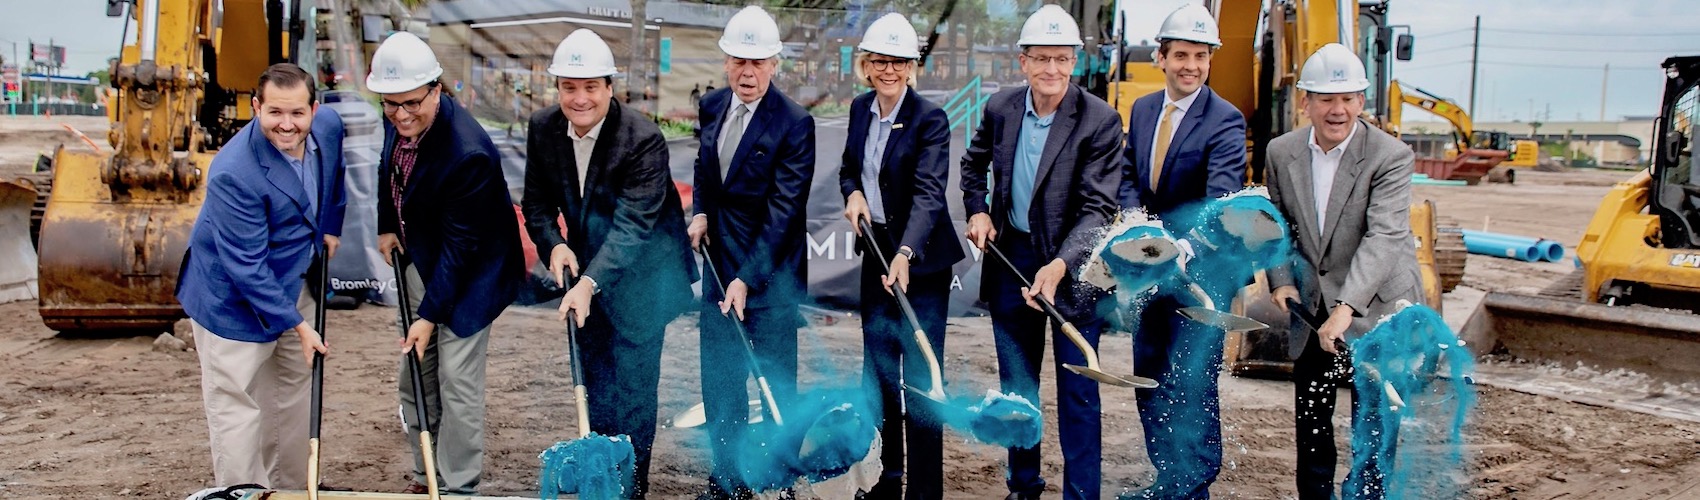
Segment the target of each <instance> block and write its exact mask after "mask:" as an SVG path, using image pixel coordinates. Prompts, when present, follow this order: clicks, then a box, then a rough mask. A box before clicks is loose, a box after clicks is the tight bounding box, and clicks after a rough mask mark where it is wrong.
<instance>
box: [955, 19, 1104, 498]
mask: <svg viewBox="0 0 1700 500" xmlns="http://www.w3.org/2000/svg"><path fill="white" fill-rule="evenodd" d="M1017 43H1018V44H1019V45H1021V46H1022V51H1021V55H1020V56H1019V57H1020V59H1019V60H1020V65H1021V71H1022V72H1023V73H1025V74H1026V75H1027V83H1028V85H1026V86H1022V87H1017V88H1013V89H1009V90H1005V91H1002V92H999V93H997V94H996V95H993V96H992V97H991V99H990V100H988V101H986V112H985V115H984V117H983V118H982V119H981V120H980V126H979V129H978V130H976V131H975V132H974V138H973V140H972V141H970V142H969V144H968V151H967V154H965V155H963V157H962V205H963V207H965V208H966V209H967V212H968V214H969V215H968V232H967V235H966V236H967V238H968V240H969V241H970V242H972V243H973V244H974V246H975V247H976V248H980V249H982V250H984V249H985V248H986V246H987V245H996V246H997V248H998V249H1000V250H1001V251H1002V252H1003V254H1004V255H1006V256H1008V257H1009V260H1010V261H1011V263H1012V264H1014V265H1015V267H1016V268H1018V269H1019V272H1020V273H1021V275H1022V277H1027V278H1031V279H1032V282H1033V288H1032V289H1027V288H1023V287H1022V285H1021V280H1020V279H1017V277H1016V276H1015V275H1014V274H1011V273H1010V270H1009V269H1008V268H1007V267H1005V266H1003V265H1002V264H1001V263H988V264H986V265H985V266H984V267H982V268H981V269H982V270H981V273H982V274H981V276H982V280H981V282H980V283H981V289H980V297H981V298H982V299H984V300H985V301H986V303H987V304H988V305H989V306H990V309H991V311H992V335H993V338H994V339H995V341H996V343H997V351H998V380H999V382H1001V384H1002V388H1003V390H1004V391H1005V392H1013V393H1016V394H1020V395H1022V396H1023V397H1026V398H1027V399H1028V400H1029V401H1032V402H1033V403H1034V404H1039V402H1040V401H1039V368H1040V363H1041V362H1042V360H1043V359H1044V357H1045V336H1044V332H1045V323H1047V322H1048V321H1046V317H1045V314H1044V313H1041V312H1040V309H1039V306H1038V305H1037V303H1036V302H1034V299H1035V297H1038V298H1042V299H1044V300H1048V301H1054V302H1053V303H1054V304H1056V307H1057V309H1058V310H1059V311H1060V312H1061V313H1062V314H1063V316H1065V317H1067V318H1068V319H1069V321H1070V323H1072V324H1074V325H1075V326H1076V327H1077V328H1078V329H1079V330H1080V333H1081V335H1082V336H1084V337H1085V338H1086V340H1087V342H1090V343H1091V344H1092V345H1094V346H1096V345H1097V344H1098V334H1099V333H1101V332H1103V330H1104V327H1105V325H1106V322H1105V320H1104V319H1103V318H1101V317H1099V316H1098V314H1097V311H1096V304H1097V300H1098V299H1100V298H1101V294H1098V293H1092V292H1088V291H1087V290H1086V289H1085V287H1076V286H1075V285H1076V282H1075V272H1074V270H1075V269H1078V268H1080V266H1082V265H1084V264H1085V262H1086V258H1087V254H1088V253H1090V251H1091V248H1092V245H1093V244H1094V243H1095V241H1093V240H1094V238H1095V236H1094V235H1095V234H1096V232H1097V231H1098V230H1099V229H1100V228H1101V227H1103V226H1105V225H1108V224H1109V221H1110V220H1111V218H1112V217H1114V215H1115V213H1116V208H1117V205H1116V191H1117V189H1118V188H1119V187H1120V185H1121V170H1120V168H1121V164H1120V163H1119V162H1118V161H1117V157H1116V155H1117V153H1120V152H1121V144H1122V127H1121V116H1120V115H1117V114H1116V110H1115V109H1113V108H1111V107H1110V105H1109V104H1106V103H1105V102H1104V100H1103V99H1099V98H1097V97H1094V96H1093V95H1091V94H1088V93H1086V92H1085V91H1083V90H1082V89H1081V88H1080V87H1078V86H1075V85H1073V84H1071V83H1069V81H1068V76H1069V74H1070V73H1071V72H1072V71H1073V69H1074V64H1075V63H1076V62H1077V61H1076V58H1075V50H1076V48H1077V47H1079V46H1080V45H1081V40H1080V28H1079V27H1078V26H1077V25H1076V24H1075V22H1074V19H1073V18H1072V17H1071V16H1070V15H1069V14H1068V13H1067V12H1066V11H1064V10H1063V9H1062V8H1061V7H1058V6H1056V5H1046V6H1044V7H1043V8H1041V9H1039V11H1038V12H1035V13H1034V14H1033V16H1032V17H1030V18H1029V19H1028V21H1027V24H1026V26H1024V27H1023V28H1022V34H1021V39H1020V40H1019V41H1017ZM988 178H989V180H990V181H991V183H990V185H988V184H987V181H988ZM992 187H995V188H996V189H995V190H993V189H991V188H992ZM1049 323H1052V324H1051V332H1052V337H1053V340H1052V342H1053V343H1055V345H1057V346H1058V347H1057V349H1056V350H1055V352H1054V354H1055V362H1056V363H1055V365H1056V367H1057V370H1056V374H1057V375H1056V377H1057V400H1058V403H1057V404H1058V409H1057V414H1058V421H1059V422H1058V431H1059V432H1058V433H1059V435H1060V438H1061V441H1062V453H1063V487H1062V490H1063V491H1062V492H1063V495H1062V496H1063V498H1065V499H1070V500H1080V499H1087V498H1098V496H1099V482H1100V477H1099V476H1100V469H1101V463H1102V449H1101V448H1100V439H1099V437H1100V434H1101V433H1102V431H1103V422H1102V420H1101V418H1100V415H1099V403H1098V383H1097V382H1095V381H1093V380H1092V379H1089V378H1086V377H1085V376H1082V375H1077V374H1075V373H1073V372H1070V371H1068V370H1064V369H1062V365H1063V364H1065V363H1066V364H1076V365H1079V364H1084V363H1085V359H1084V358H1083V356H1082V354H1081V352H1080V350H1078V349H1074V348H1073V347H1071V344H1070V343H1069V341H1068V340H1067V337H1065V336H1063V334H1062V333H1061V332H1062V329H1061V325H1059V324H1056V323H1055V322H1049ZM1009 468H1010V470H1009V475H1008V476H1007V477H1008V482H1007V484H1008V486H1009V491H1010V494H1009V497H1008V498H1009V499H1029V498H1039V494H1040V493H1041V492H1042V491H1044V489H1045V480H1044V479H1043V478H1041V477H1039V447H1037V446H1034V447H1031V448H1010V449H1009Z"/></svg>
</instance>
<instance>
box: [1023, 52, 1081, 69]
mask: <svg viewBox="0 0 1700 500" xmlns="http://www.w3.org/2000/svg"><path fill="white" fill-rule="evenodd" d="M1021 57H1024V58H1026V59H1027V60H1028V61H1032V62H1033V64H1036V65H1039V67H1045V66H1049V65H1051V63H1057V66H1067V65H1069V64H1070V63H1073V62H1074V56H1054V57H1053V56H1030V55H1027V54H1022V55H1021Z"/></svg>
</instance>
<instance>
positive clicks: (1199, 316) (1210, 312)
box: [1180, 307, 1269, 332]
mask: <svg viewBox="0 0 1700 500" xmlns="http://www.w3.org/2000/svg"><path fill="white" fill-rule="evenodd" d="M1180 314H1181V316H1182V317H1185V318H1186V319H1189V320H1192V321H1197V322H1199V323H1204V324H1206V325H1210V326H1214V327H1217V328H1221V329H1223V330H1226V331H1229V332H1249V331H1254V330H1262V329H1264V328H1269V325H1265V324H1263V322H1261V321H1258V320H1255V319H1251V318H1247V317H1245V316H1240V315H1238V314H1232V313H1225V312H1222V311H1217V310H1215V309H1210V308H1205V307H1182V308H1181V309H1180Z"/></svg>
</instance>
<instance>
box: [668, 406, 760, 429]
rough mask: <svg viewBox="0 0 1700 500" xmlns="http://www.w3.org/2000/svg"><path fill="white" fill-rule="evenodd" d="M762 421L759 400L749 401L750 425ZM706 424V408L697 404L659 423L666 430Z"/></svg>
mask: <svg viewBox="0 0 1700 500" xmlns="http://www.w3.org/2000/svg"><path fill="white" fill-rule="evenodd" d="M762 420H763V418H762V414H761V400H759V399H752V400H750V418H749V422H750V423H751V424H759V423H761V422H762ZM706 423H708V408H707V407H705V406H703V404H702V403H697V404H694V405H691V407H690V408H685V411H681V412H679V413H678V414H675V415H673V417H672V418H668V419H667V420H666V421H665V422H662V423H661V427H662V428H666V429H689V428H692V427H700V426H702V424H706Z"/></svg>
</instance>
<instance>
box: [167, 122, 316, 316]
mask: <svg viewBox="0 0 1700 500" xmlns="http://www.w3.org/2000/svg"><path fill="white" fill-rule="evenodd" d="M342 135H343V129H342V118H341V117H340V116H337V114H336V112H335V111H332V110H331V109H330V108H328V107H320V108H319V109H318V112H317V113H314V115H313V125H312V139H313V141H314V142H315V143H316V144H317V147H318V155H317V157H316V158H315V160H316V161H317V163H318V168H319V179H320V181H321V182H320V183H319V206H318V213H317V214H308V213H307V204H308V197H307V189H306V187H304V186H302V185H301V177H300V175H298V174H296V172H295V169H294V168H292V167H290V166H289V160H288V159H286V158H285V157H284V156H283V153H281V152H279V151H278V150H277V148H276V147H274V146H272V144H271V142H270V141H268V140H266V135H265V134H264V133H263V132H262V131H261V130H260V123H259V120H254V121H250V122H248V125H247V126H244V127H242V130H241V131H240V132H237V133H236V135H235V136H234V137H232V138H231V139H230V142H229V143H227V144H225V146H224V148H223V149H221V150H219V152H218V155H217V156H214V157H213V161H212V164H211V165H209V166H208V167H207V194H206V200H205V201H204V202H203V203H202V204H201V213H200V215H198V216H197V217H196V218H195V226H194V228H193V229H191V230H190V233H189V245H188V246H189V248H188V249H187V250H186V251H185V252H184V255H183V264H182V267H181V268H180V269H179V271H178V279H177V289H176V295H177V301H178V302H181V303H182V304H183V310H184V312H187V313H188V314H189V317H190V318H193V319H194V320H195V322H196V323H200V325H201V326H202V327H205V328H206V329H207V330H208V331H211V332H213V333H215V334H217V335H218V336H220V337H223V338H226V339H230V340H237V341H244V342H274V341H276V340H277V339H278V337H279V336H280V335H282V334H283V332H284V330H288V329H291V328H295V325H299V324H301V321H302V318H301V313H300V312H298V311H297V310H296V308H295V304H296V301H297V300H298V299H299V298H300V296H301V285H302V279H303V277H304V274H305V273H306V271H307V267H308V266H309V265H310V264H312V260H313V255H314V254H315V253H316V250H315V248H316V247H318V245H319V244H320V242H321V241H323V240H324V237H323V236H322V235H325V234H330V235H340V234H342V221H343V208H344V207H346V206H347V199H346V198H345V197H344V179H343V176H344V173H345V171H346V170H345V168H344V165H343V159H342Z"/></svg>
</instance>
